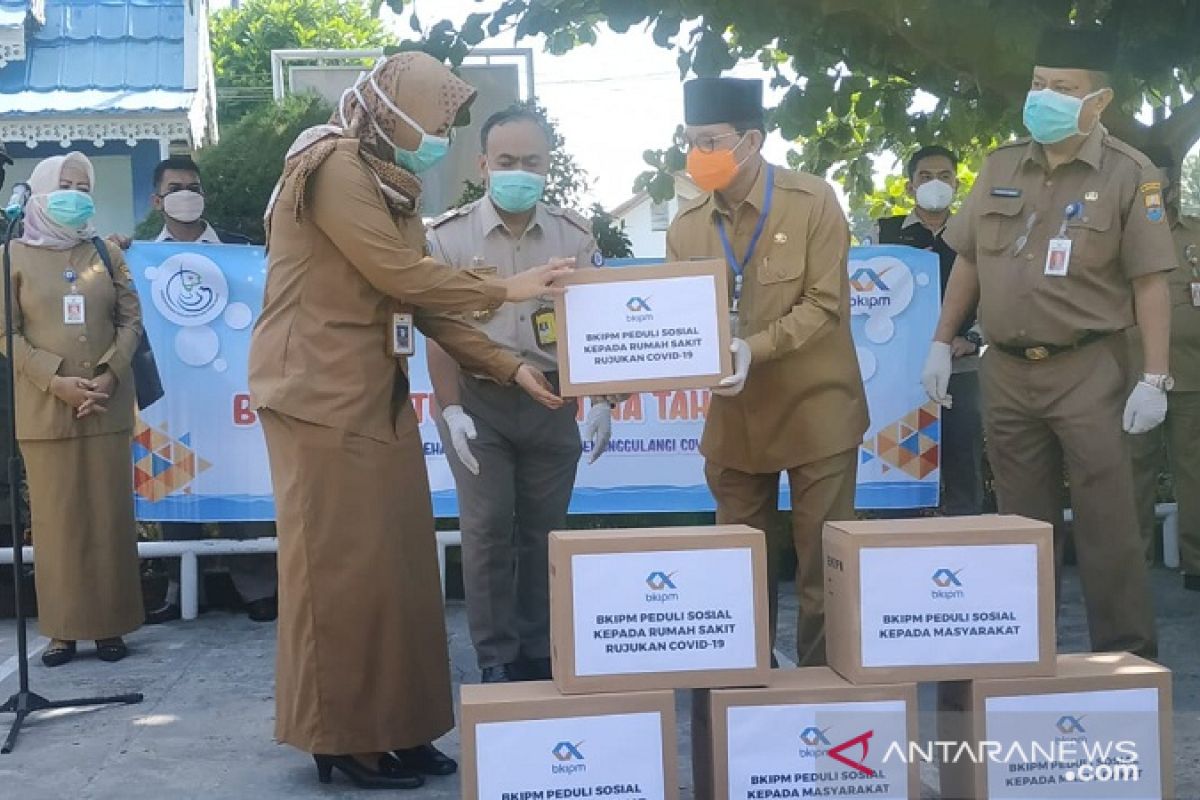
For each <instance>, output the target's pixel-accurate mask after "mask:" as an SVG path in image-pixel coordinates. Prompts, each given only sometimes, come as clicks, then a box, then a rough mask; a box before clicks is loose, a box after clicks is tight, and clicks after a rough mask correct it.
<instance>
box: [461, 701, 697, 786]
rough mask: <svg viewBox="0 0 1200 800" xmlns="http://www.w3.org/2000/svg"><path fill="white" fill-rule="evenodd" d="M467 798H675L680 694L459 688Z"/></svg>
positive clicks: (462, 768)
mask: <svg viewBox="0 0 1200 800" xmlns="http://www.w3.org/2000/svg"><path fill="white" fill-rule="evenodd" d="M461 718H462V722H461V725H460V730H461V732H462V758H461V760H460V769H461V771H462V796H463V800H575V799H576V798H598V799H607V800H676V799H677V798H678V796H679V779H678V769H679V766H678V754H677V742H676V732H675V695H674V693H672V692H640V693H636V694H607V695H593V696H588V697H579V696H576V697H568V696H565V695H562V694H559V692H558V691H557V690H556V689H555V688H554V685H553V684H551V683H550V682H549V681H544V682H536V683H507V684H490V685H483V686H463V687H462V714H461Z"/></svg>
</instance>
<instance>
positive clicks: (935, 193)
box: [917, 180, 954, 211]
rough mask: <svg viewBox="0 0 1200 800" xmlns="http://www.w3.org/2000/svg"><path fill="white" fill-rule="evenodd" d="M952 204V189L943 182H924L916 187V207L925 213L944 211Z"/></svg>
mask: <svg viewBox="0 0 1200 800" xmlns="http://www.w3.org/2000/svg"><path fill="white" fill-rule="evenodd" d="M953 202H954V187H953V186H951V185H950V184H948V183H946V182H945V181H939V180H932V181H926V182H925V183H922V184H921V185H920V186H918V187H917V205H918V206H920V207H921V208H923V209H925V210H926V211H945V210H946V209H947V208H949V207H950V204H951V203H953Z"/></svg>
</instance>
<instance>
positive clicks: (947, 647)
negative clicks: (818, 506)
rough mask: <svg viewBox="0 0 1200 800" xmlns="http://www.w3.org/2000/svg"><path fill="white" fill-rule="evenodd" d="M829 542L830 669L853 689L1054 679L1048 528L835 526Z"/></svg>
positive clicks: (927, 522)
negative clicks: (975, 680) (861, 685)
mask: <svg viewBox="0 0 1200 800" xmlns="http://www.w3.org/2000/svg"><path fill="white" fill-rule="evenodd" d="M824 546H825V626H826V650H827V656H828V663H829V666H831V667H833V668H834V669H835V670H837V671H838V672H839V673H840V674H841V675H842V676H844V677H845V678H846V679H847V680H849V681H850V682H851V683H893V682H895V683H907V682H910V681H941V680H965V679H969V678H1007V677H1012V678H1016V677H1027V676H1036V675H1053V674H1054V647H1055V638H1054V551H1053V531H1052V529H1051V527H1050V526H1049V525H1047V524H1046V523H1043V522H1035V521H1033V520H1029V519H1025V518H1024V517H1014V516H986V517H934V518H928V519H912V520H877V521H871V522H831V523H828V524H826V526H825V534H824Z"/></svg>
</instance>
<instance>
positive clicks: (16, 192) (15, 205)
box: [4, 183, 31, 220]
mask: <svg viewBox="0 0 1200 800" xmlns="http://www.w3.org/2000/svg"><path fill="white" fill-rule="evenodd" d="M30 193H31V190H30V188H29V184H28V183H18V184H17V185H16V186H14V187H13V192H12V197H10V198H8V205H7V206H5V207H4V215H5V216H7V217H8V218H9V219H10V220H14V219H20V218H21V217H23V216H25V204H26V203H28V202H29V195H30Z"/></svg>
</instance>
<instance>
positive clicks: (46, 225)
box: [21, 152, 96, 250]
mask: <svg viewBox="0 0 1200 800" xmlns="http://www.w3.org/2000/svg"><path fill="white" fill-rule="evenodd" d="M64 172H68V173H74V177H75V178H79V177H82V176H83V175H85V174H86V175H87V181H88V185H89V186H91V188H92V192H95V191H96V171H95V170H94V169H92V162H91V161H89V160H88V157H87V156H85V155H84V154H83V153H76V152H70V153H67V154H66V155H65V156H51V157H50V158H47V159H45V160H44V161H42V162H41V163H39V164H38V165H37V166H36V167H34V168H33V174H32V175H30V176H29V189H30V192H31V196H30V198H29V203H28V204H27V205H26V206H25V233H24V235H22V236H21V241H22V242H24V243H25V244H27V245H29V246H31V247H46V248H49V249H51V250H70V249H71V248H72V247H74V246H75V245H77V244H79V243H80V242H86V241H88V240H90V239H91V238H92V237H94V236H95V235H96V229H95V228H94V227H92V223H91V221H90V220H89V221H88V223H87V224H86V225H84V226H83V227H82V228H78V229H76V228H68V227H66V226H65V225H62V224H61V223H59V222H57V221H55V220H54V218H53V217H51V216H50V213H49V212H48V211H47V210H46V207H47V204H48V203H49V200H50V193H51V192H55V191H58V184H59V181H60V180H62V175H63V173H64Z"/></svg>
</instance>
